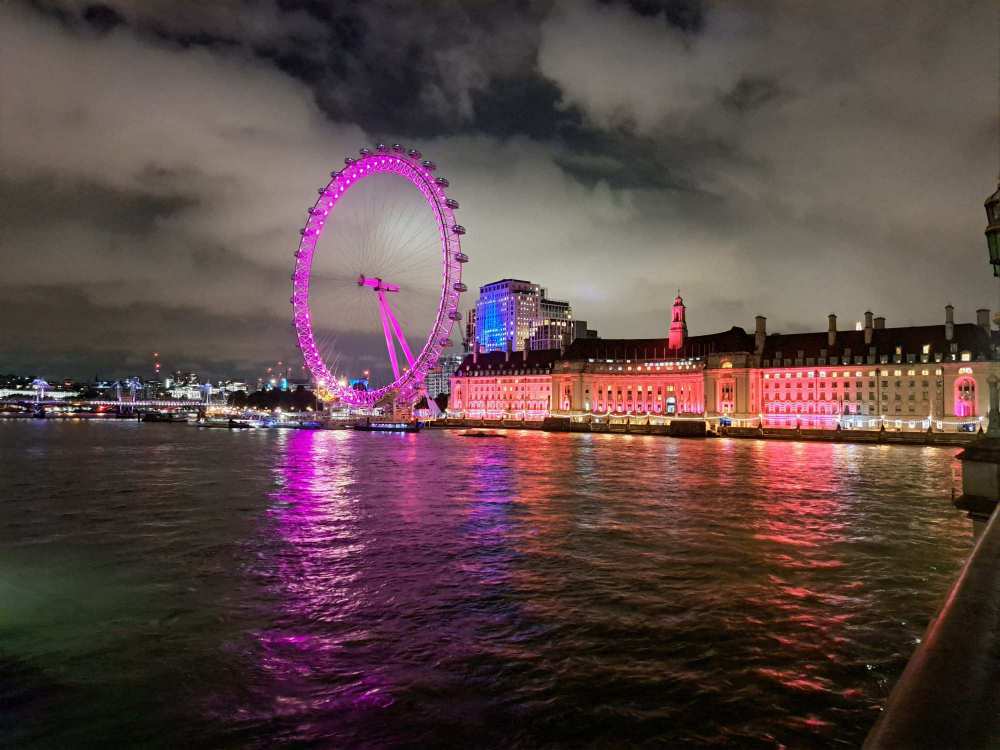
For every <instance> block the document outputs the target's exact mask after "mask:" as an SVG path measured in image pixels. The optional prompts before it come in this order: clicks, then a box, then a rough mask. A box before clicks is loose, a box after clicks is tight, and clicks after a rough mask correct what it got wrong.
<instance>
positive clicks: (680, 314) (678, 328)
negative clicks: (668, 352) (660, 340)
mask: <svg viewBox="0 0 1000 750" xmlns="http://www.w3.org/2000/svg"><path fill="white" fill-rule="evenodd" d="M686 309H687V308H685V307H684V300H683V299H681V290H680V289H678V290H677V296H676V297H675V298H674V307H673V312H672V313H671V315H670V338H669V345H670V348H671V349H673V350H674V351H677V350H678V349H680V348H682V347H683V346H684V340H685V339H686V338H687V332H688V329H687V320H686V317H685V312H686Z"/></svg>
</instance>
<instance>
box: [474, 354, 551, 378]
mask: <svg viewBox="0 0 1000 750" xmlns="http://www.w3.org/2000/svg"><path fill="white" fill-rule="evenodd" d="M525 355H527V361H525ZM559 359H560V357H559V350H558V349H540V350H537V351H527V352H524V351H519V352H511V353H510V359H509V360H508V358H507V352H485V353H484V352H480V353H479V354H478V355H476V361H475V363H473V361H472V360H473V355H471V354H466V355H465V359H463V360H462V364H461V365H459V368H458V369H457V370H456V371H455V374H456V375H461V374H464V373H468V372H470V371H479V372H482V371H483V370H487V371H490V372H505V371H507V372H510V371H514V370H529V369H543V370H551V369H552V364H553V363H554V362H556V361H557V360H559Z"/></svg>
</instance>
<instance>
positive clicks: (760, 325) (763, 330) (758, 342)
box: [753, 315, 767, 357]
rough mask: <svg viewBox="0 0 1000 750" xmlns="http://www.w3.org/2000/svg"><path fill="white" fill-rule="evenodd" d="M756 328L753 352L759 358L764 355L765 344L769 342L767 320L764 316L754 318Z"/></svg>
mask: <svg viewBox="0 0 1000 750" xmlns="http://www.w3.org/2000/svg"><path fill="white" fill-rule="evenodd" d="M754 323H756V327H755V329H754V334H753V350H754V353H756V354H757V356H758V357H759V356H760V355H761V354H763V353H764V342H765V341H766V340H767V318H765V317H764V316H763V315H757V316H756V317H754Z"/></svg>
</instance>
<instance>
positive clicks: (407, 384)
mask: <svg viewBox="0 0 1000 750" xmlns="http://www.w3.org/2000/svg"><path fill="white" fill-rule="evenodd" d="M360 153H361V155H360V158H357V159H355V158H352V157H347V158H346V159H345V160H344V163H345V167H344V169H342V170H340V171H335V172H331V173H330V181H329V182H328V183H327V184H326V186H325V187H322V188H320V190H319V198H318V199H317V200H316V203H315V204H314V205H313V206H312V207H311V208H310V209H309V217H308V219H307V220H306V224H305V226H304V227H303V228H302V229H301V235H302V239H301V240H300V242H299V246H298V248H297V249H296V251H295V270H294V272H293V274H292V297H291V303H292V310H293V320H294V325H295V330H296V335H297V337H298V346H299V349H300V350H301V351H302V356H303V359H304V360H305V364H306V367H308V368H309V372H310V373H311V375H312V377H313V379H314V381H315V384H316V388H317V393H318V394H319V395H320V396H321V398H323V399H324V400H339V401H341V402H342V403H344V404H346V405H348V406H354V407H372V406H375V405H376V404H378V403H380V402H385V401H387V400H388V399H389V398H395V401H396V402H397V403H399V404H407V405H409V404H412V403H413V402H414V401H415V400H416V399H417V398H418V397H419V395H420V393H421V390H422V387H423V381H424V377H425V376H426V375H427V372H428V371H429V370H430V369H431V368H433V367H434V366H435V364H436V363H437V361H438V358H439V357H440V356H441V354H442V353H443V352H444V351H445V350H446V349H447V348H449V347H450V346H452V340H451V339H450V334H451V330H452V326H454V324H455V323H456V322H457V321H458V320H460V319H461V315H460V313H459V311H458V303H459V298H460V296H461V293H462V292H464V291H466V287H465V285H464V284H463V283H462V265H463V264H464V263H466V262H467V261H468V257H467V256H466V255H465V254H464V253H463V252H462V247H461V237H462V235H464V234H465V228H464V227H462V226H461V225H460V224H458V223H457V222H456V221H455V215H454V211H455V210H456V209H458V201H456V200H455V199H453V198H449V197H448V196H447V193H446V191H447V188H448V180H447V179H445V178H444V177H439V176H436V175H435V170H436V166H435V165H434V163H433V162H431V161H427V160H426V159H422V155H421V153H420V152H419V151H417V150H415V149H410V150H405V149H404V148H403V147H402V146H400V145H399V144H394V145H393V146H391V147H387V146H385V145H383V144H379V145H378V146H377V147H376V148H375V150H374V151H373V150H371V149H368V148H362V149H361V152H360Z"/></svg>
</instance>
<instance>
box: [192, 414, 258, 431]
mask: <svg viewBox="0 0 1000 750" xmlns="http://www.w3.org/2000/svg"><path fill="white" fill-rule="evenodd" d="M194 424H195V425H196V426H197V427H206V428H207V427H215V428H222V429H227V430H252V429H254V428H256V427H258V426H259V425H257V424H255V423H253V422H248V421H247V420H245V419H232V418H224V417H223V418H218V417H208V418H205V419H199V420H198V421H197V422H195V423H194Z"/></svg>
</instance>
